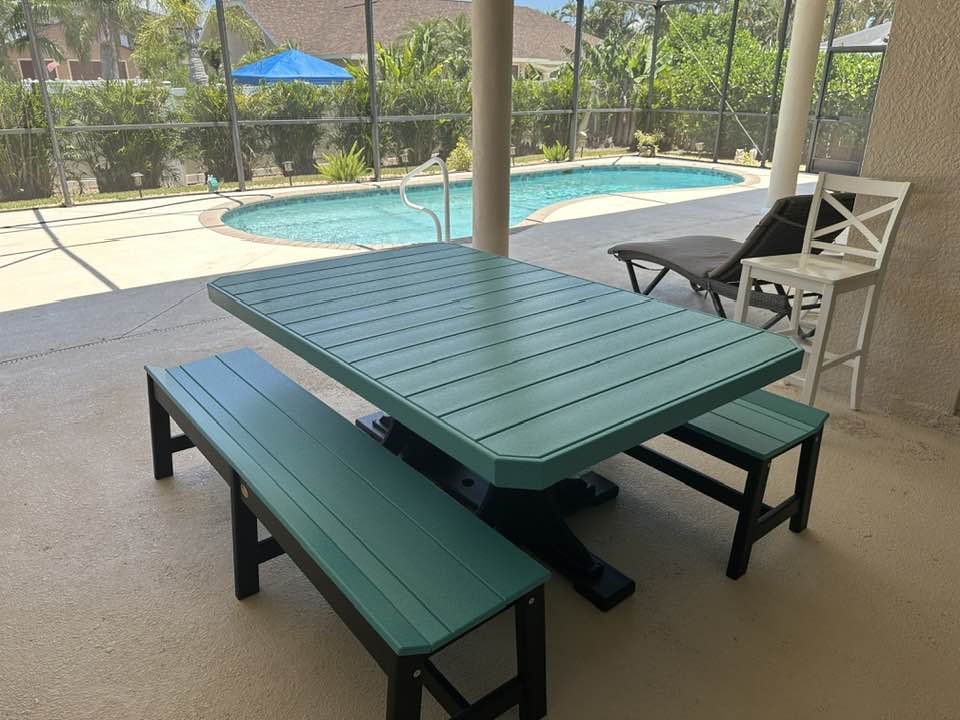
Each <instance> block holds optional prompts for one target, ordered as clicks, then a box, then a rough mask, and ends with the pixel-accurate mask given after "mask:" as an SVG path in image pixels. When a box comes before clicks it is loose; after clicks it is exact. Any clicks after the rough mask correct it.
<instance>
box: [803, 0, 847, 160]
mask: <svg viewBox="0 0 960 720" xmlns="http://www.w3.org/2000/svg"><path fill="white" fill-rule="evenodd" d="M841 10H843V0H834V4H833V17H831V18H830V34H829V35H828V36H827V52H826V54H825V55H824V57H823V74H822V75H821V77H820V94H819V96H818V97H817V114H816V115H815V116H814V118H813V131H812V132H811V133H810V147H809V148H808V149H807V168H806V169H807V172H809V171H810V168H811V166H812V165H813V158H814V155H815V154H816V152H817V136H818V135H819V134H820V120H821V118H822V117H823V105H824V102H825V101H826V97H827V85H828V84H829V83H830V66H831V65H832V64H833V40H834V38H835V37H836V36H837V23H839V22H840V11H841Z"/></svg>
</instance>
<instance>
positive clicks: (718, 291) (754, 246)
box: [607, 193, 856, 328]
mask: <svg viewBox="0 0 960 720" xmlns="http://www.w3.org/2000/svg"><path fill="white" fill-rule="evenodd" d="M834 197H836V198H837V200H839V201H840V202H841V203H842V204H843V205H845V206H846V207H847V208H848V209H850V210H852V209H853V203H854V200H855V199H856V196H855V195H853V194H852V193H837V194H836V195H835V196H834ZM811 199H812V196H811V195H793V196H791V197H786V198H782V199H780V200H778V201H777V202H776V203H774V205H773V207H772V208H771V209H770V211H769V212H768V213H767V214H766V215H764V217H763V219H762V220H760V222H759V223H758V224H757V226H756V227H755V228H754V229H753V231H752V232H751V233H750V235H749V236H748V237H747V239H746V240H745V241H744V242H742V243H740V242H737V241H736V240H733V239H732V238H726V237H718V236H715V235H686V236H683V237H675V238H669V239H667V240H653V241H648V242H627V243H621V244H619V245H614V246H613V247H612V248H610V249H609V250H608V251H607V252H609V253H610V254H611V255H613V256H614V257H616V258H617V260H620V261H621V262H623V263H625V264H626V266H627V272H628V273H629V274H630V284H631V285H632V286H633V290H634V292H638V293H641V294H642V295H649V294H650V292H651V291H652V290H653V289H654V288H655V287H656V286H657V285H658V284H659V282H660V281H661V280H663V278H664V277H665V276H666V275H667V273H669V272H671V271H673V272H675V273H678V274H680V275H683V277H685V278H686V279H687V280H689V281H690V286H691V287H692V288H693V289H694V290H696V291H697V292H706V293H707V294H709V295H710V299H711V300H712V301H713V306H714V308H715V309H716V311H717V314H718V315H720V316H721V317H726V313H725V312H724V310H723V306H722V305H721V303H720V296H723V297H727V298H731V299H734V300H735V299H736V297H737V289H738V288H737V284H738V282H739V280H740V261H741V260H742V259H743V258H748V257H765V256H769V255H788V254H790V253H798V252H800V250H801V248H802V247H803V234H804V229H805V228H806V224H807V216H808V215H809V214H810V202H811ZM842 220H843V217H842V216H841V215H840V213H839V212H838V211H837V210H836V209H834V208H832V207H830V206H826V205H825V206H824V207H822V208H821V210H820V214H819V215H818V216H817V228H818V229H819V228H825V227H828V226H830V225H834V224H836V223H839V222H840V221H842ZM840 232H841V231H837V232H836V233H833V234H828V235H824V236H822V238H818V239H822V240H823V241H824V242H833V241H834V240H835V239H836V238H837V236H838V235H839V234H840ZM643 262H647V263H652V264H654V265H659V266H660V269H659V272H657V275H656V277H655V278H654V279H653V280H652V281H651V282H650V284H649V285H647V286H646V287H645V288H644V289H642V290H641V289H640V284H639V282H638V280H637V273H636V270H637V268H639V269H641V270H657V268H650V267H646V266H644V265H642V264H641V263H643ZM765 288H766V289H765ZM771 290H772V291H771ZM808 301H809V302H808ZM749 302H750V305H751V306H752V307H757V308H761V309H763V310H769V311H771V312H772V313H774V317H773V319H772V320H770V321H769V322H768V323H766V324H765V325H764V328H769V327H772V326H773V325H775V324H776V323H777V322H779V321H780V320H781V319H783V318H784V317H787V316H789V315H790V312H791V298H790V295H789V294H788V293H787V291H786V290H785V288H784V287H783V286H781V285H779V284H774V283H763V284H759V283H758V284H756V285H755V286H754V288H753V290H752V291H751V293H750V300H749ZM804 302H805V303H807V304H805V305H804V306H803V309H804V310H809V309H813V308H816V307H819V304H820V299H819V296H818V295H814V294H807V295H805V296H804Z"/></svg>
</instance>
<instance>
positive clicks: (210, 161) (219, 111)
mask: <svg viewBox="0 0 960 720" xmlns="http://www.w3.org/2000/svg"><path fill="white" fill-rule="evenodd" d="M236 100H237V115H238V117H239V118H240V119H242V120H253V119H255V118H256V101H255V100H254V99H253V96H250V95H244V94H238V95H237V96H236ZM183 109H184V113H185V114H186V116H187V117H188V118H189V119H190V120H191V121H193V122H217V123H220V126H219V127H202V128H187V129H185V130H184V131H183V137H184V141H185V151H186V153H187V154H188V155H189V156H191V157H195V158H197V159H198V160H199V161H200V163H201V164H202V165H203V168H204V170H206V171H207V173H209V174H210V175H214V176H216V177H217V178H219V179H220V180H227V181H235V180H237V163H236V159H235V157H234V152H233V141H232V139H231V133H230V129H229V121H230V117H229V114H228V111H227V93H226V89H225V88H224V86H223V85H222V84H216V85H195V86H193V87H191V88H188V90H187V93H186V95H185V96H184V98H183ZM262 148H263V137H262V134H261V133H260V132H259V131H258V130H257V129H255V128H246V127H244V128H241V129H240V152H241V154H242V158H243V168H244V173H243V174H244V176H245V178H246V179H247V180H249V179H251V178H252V177H253V174H252V170H253V165H254V160H255V159H256V158H257V156H258V155H259V154H260V153H261V152H262Z"/></svg>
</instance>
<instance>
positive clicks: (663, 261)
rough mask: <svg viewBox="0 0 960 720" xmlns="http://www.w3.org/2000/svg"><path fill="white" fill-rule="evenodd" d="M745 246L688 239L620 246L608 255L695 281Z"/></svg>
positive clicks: (702, 238)
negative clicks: (664, 268)
mask: <svg viewBox="0 0 960 720" xmlns="http://www.w3.org/2000/svg"><path fill="white" fill-rule="evenodd" d="M742 246H743V243H739V242H737V241H736V240H731V239H730V238H725V237H718V236H716V235H685V236H683V237H675V238H670V239H668V240H652V241H650V242H626V243H620V244H619V245H614V246H613V247H612V248H610V249H609V250H608V251H607V252H609V253H610V254H611V255H616V256H617V259H619V260H636V261H640V262H643V261H646V262H651V263H656V264H657V265H662V266H663V267H668V268H670V269H671V270H673V271H674V272H677V273H680V274H681V275H683V276H684V277H686V278H688V279H690V280H696V279H699V278H703V277H706V276H707V274H708V273H709V272H710V271H711V270H713V269H714V268H717V267H719V266H721V265H724V264H725V263H726V262H727V260H728V259H729V258H730V257H731V256H732V255H734V254H736V253H737V252H738V251H739V250H740V248H741V247H742Z"/></svg>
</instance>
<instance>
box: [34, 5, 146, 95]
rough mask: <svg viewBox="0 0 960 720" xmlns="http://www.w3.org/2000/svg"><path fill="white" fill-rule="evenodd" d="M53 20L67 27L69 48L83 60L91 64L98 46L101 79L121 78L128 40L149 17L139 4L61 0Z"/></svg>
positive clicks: (53, 12) (54, 10) (66, 35)
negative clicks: (121, 53) (93, 53)
mask: <svg viewBox="0 0 960 720" xmlns="http://www.w3.org/2000/svg"><path fill="white" fill-rule="evenodd" d="M52 5H53V7H52V16H53V17H55V18H56V19H57V20H59V21H60V23H61V24H62V26H63V30H64V36H65V39H66V43H67V45H68V46H69V47H70V48H72V49H73V50H75V51H76V52H77V54H78V55H79V56H80V59H81V60H89V59H90V57H91V55H92V49H93V47H94V45H96V47H97V49H98V51H99V53H100V77H102V78H103V79H104V80H117V79H119V78H120V52H121V48H122V47H123V44H124V41H123V38H124V36H127V37H130V36H134V35H135V34H136V32H137V28H138V27H139V26H140V24H141V23H142V22H143V20H144V19H145V18H146V17H147V12H146V10H145V9H144V5H143V3H142V2H140V1H139V0H73V1H72V2H64V1H63V0H57V1H56V2H55V4H52Z"/></svg>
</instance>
